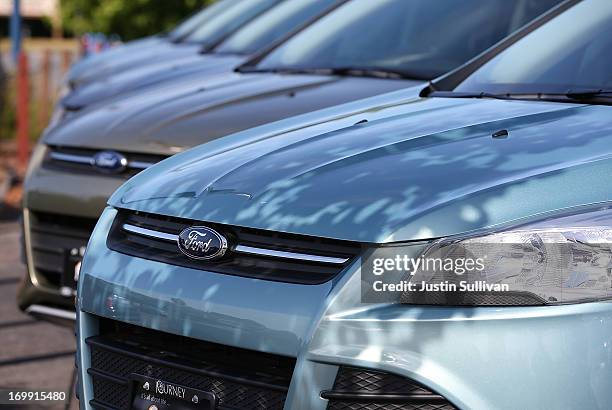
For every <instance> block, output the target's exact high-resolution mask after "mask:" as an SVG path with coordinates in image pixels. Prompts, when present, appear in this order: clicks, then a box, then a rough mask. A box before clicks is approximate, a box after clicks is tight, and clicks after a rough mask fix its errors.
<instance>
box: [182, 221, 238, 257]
mask: <svg viewBox="0 0 612 410" xmlns="http://www.w3.org/2000/svg"><path fill="white" fill-rule="evenodd" d="M177 241H178V248H179V249H180V251H181V252H183V253H184V254H185V255H187V256H188V257H190V258H192V259H216V258H220V257H221V256H223V255H224V254H225V251H227V239H225V238H224V237H223V236H222V235H220V234H219V233H218V232H217V231H215V230H213V229H210V228H207V227H205V226H192V227H190V228H186V229H183V230H182V231H181V233H180V234H179V236H178V239H177Z"/></svg>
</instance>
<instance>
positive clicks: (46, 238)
mask: <svg viewBox="0 0 612 410" xmlns="http://www.w3.org/2000/svg"><path fill="white" fill-rule="evenodd" d="M95 225H96V220H95V219H93V218H91V219H90V218H79V217H72V216H65V215H60V214H51V213H43V212H32V211H30V213H29V226H30V245H31V249H30V250H31V254H32V261H33V263H34V266H33V268H34V271H35V273H36V275H37V276H38V278H39V279H42V280H43V282H45V285H47V286H50V287H55V288H59V287H62V286H63V287H68V288H74V287H75V282H74V268H75V265H76V263H77V262H78V261H80V260H81V257H82V254H83V251H84V249H85V246H86V245H87V241H88V240H89V237H90V235H91V232H92V231H93V228H94V227H95Z"/></svg>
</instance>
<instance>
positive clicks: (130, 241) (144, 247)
mask: <svg viewBox="0 0 612 410" xmlns="http://www.w3.org/2000/svg"><path fill="white" fill-rule="evenodd" d="M126 224H129V225H130V226H135V227H139V228H144V229H147V230H152V231H155V232H158V233H163V234H172V235H178V234H179V233H180V232H181V231H182V230H183V229H185V228H188V227H190V226H194V225H205V226H208V227H210V228H212V229H215V230H216V231H217V232H219V233H221V234H222V235H224V236H225V237H226V238H228V243H229V250H228V252H227V253H226V254H225V255H224V256H223V257H222V258H220V259H218V260H215V261H204V260H195V259H190V258H188V257H187V256H185V255H183V254H182V253H181V252H180V251H179V249H178V246H177V244H176V242H174V241H168V240H162V239H159V238H152V237H148V236H143V235H139V234H135V233H133V232H129V231H126V230H125V229H124V228H123V227H124V226H125V225H126ZM238 244H239V245H241V246H246V247H250V248H256V249H265V250H272V251H280V252H292V253H295V254H299V255H304V256H308V255H316V256H318V257H325V258H337V259H339V260H342V261H344V262H342V263H336V264H331V263H324V262H317V261H312V260H305V259H287V258H282V257H275V256H269V255H254V254H248V253H240V252H239V251H237V249H238V248H239V247H237V246H236V245H238ZM107 245H108V247H109V248H110V249H113V250H115V251H118V252H122V253H125V254H128V255H132V256H137V257H141V258H145V259H151V260H155V261H159V262H164V263H169V264H173V265H179V266H185V267H190V268H195V269H204V270H208V271H211V272H217V273H224V274H230V275H238V276H245V277H251V278H259V279H267V280H275V281H282V282H290V283H301V284H317V283H323V282H326V281H328V280H330V279H332V278H333V277H334V276H335V275H337V274H338V273H339V272H340V271H342V269H344V268H345V267H346V266H348V265H349V264H350V263H351V261H352V260H354V258H355V257H357V256H358V255H359V254H360V253H361V244H360V243H358V242H350V241H340V240H332V239H325V238H318V237H311V236H305V235H294V234H286V233H280V232H273V231H266V230H260V229H252V228H242V227H236V226H228V225H220V224H215V223H206V222H201V221H190V220H186V219H180V218H173V217H165V216H160V215H152V214H144V213H138V212H131V211H125V210H121V211H120V212H119V214H118V216H117V218H116V219H115V222H114V224H113V227H112V229H111V232H110V234H109V237H108V241H107Z"/></svg>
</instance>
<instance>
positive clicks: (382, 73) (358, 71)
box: [237, 67, 430, 81]
mask: <svg viewBox="0 0 612 410" xmlns="http://www.w3.org/2000/svg"><path fill="white" fill-rule="evenodd" d="M237 71H238V72H241V73H275V74H315V75H338V76H347V77H373V78H395V79H410V80H422V81H427V80H429V79H430V77H426V76H423V75H417V74H410V73H406V72H404V71H399V70H391V69H388V68H380V67H371V68H370V67H365V68H362V67H333V68H297V67H296V68H292V67H283V68H257V67H241V68H239V69H238V70H237Z"/></svg>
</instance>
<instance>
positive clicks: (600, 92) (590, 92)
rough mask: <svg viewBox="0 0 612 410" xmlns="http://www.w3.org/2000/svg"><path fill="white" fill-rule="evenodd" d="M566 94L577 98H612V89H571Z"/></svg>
mask: <svg viewBox="0 0 612 410" xmlns="http://www.w3.org/2000/svg"><path fill="white" fill-rule="evenodd" d="M565 96H566V97H568V98H572V99H575V100H590V99H593V98H612V90H605V89H602V88H600V89H584V90H569V91H568V92H566V93H565Z"/></svg>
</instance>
